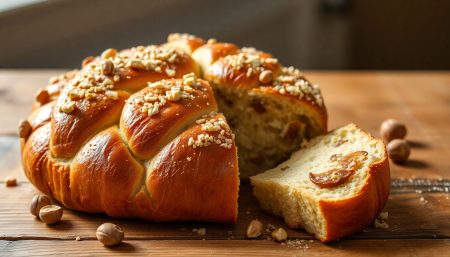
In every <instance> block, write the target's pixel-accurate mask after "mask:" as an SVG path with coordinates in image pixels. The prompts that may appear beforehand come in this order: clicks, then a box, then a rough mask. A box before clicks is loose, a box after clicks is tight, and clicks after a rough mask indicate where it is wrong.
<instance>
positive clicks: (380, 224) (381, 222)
mask: <svg viewBox="0 0 450 257" xmlns="http://www.w3.org/2000/svg"><path fill="white" fill-rule="evenodd" d="M388 217H389V213H388V212H387V211H386V212H382V213H380V215H379V216H378V218H376V219H375V221H374V222H373V225H374V227H375V228H381V229H388V228H389V224H387V219H388Z"/></svg>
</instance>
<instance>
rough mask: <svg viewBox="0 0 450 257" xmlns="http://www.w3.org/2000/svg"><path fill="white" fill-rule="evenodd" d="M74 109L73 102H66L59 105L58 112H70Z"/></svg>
mask: <svg viewBox="0 0 450 257" xmlns="http://www.w3.org/2000/svg"><path fill="white" fill-rule="evenodd" d="M73 110H75V102H66V103H64V104H62V105H61V106H60V107H59V111H60V112H64V113H71V112H73Z"/></svg>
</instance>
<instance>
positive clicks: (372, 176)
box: [251, 124, 390, 241]
mask: <svg viewBox="0 0 450 257" xmlns="http://www.w3.org/2000/svg"><path fill="white" fill-rule="evenodd" d="M251 184H252V185H253V192H254V195H255V196H256V198H257V199H258V201H259V202H260V205H261V207H262V208H263V209H264V210H265V211H268V212H270V213H272V214H274V215H277V216H280V217H283V218H284V220H285V222H286V223H287V225H288V226H289V227H291V228H304V229H305V230H307V231H308V232H309V233H311V234H313V235H315V236H316V237H317V238H318V239H320V240H322V241H334V240H336V239H339V238H341V237H344V236H347V235H350V234H352V233H354V232H356V231H359V230H361V229H363V228H364V227H366V226H367V225H369V224H370V223H371V222H372V221H373V220H374V219H375V218H376V217H377V216H378V215H379V213H380V212H381V210H382V209H383V207H384V205H385V203H386V201H387V198H388V195H389V186H390V170H389V162H388V159H387V154H386V149H385V145H384V143H383V141H382V140H379V139H375V138H373V137H372V136H371V135H370V134H368V133H367V132H365V131H363V130H361V129H360V128H358V127H357V126H356V125H354V124H349V125H347V126H344V127H341V128H338V129H336V130H333V131H331V132H330V133H328V134H327V135H325V136H320V137H317V138H315V139H313V140H312V141H311V142H310V143H309V144H308V146H307V147H306V148H304V149H301V150H299V151H297V152H295V153H293V154H292V156H291V158H290V159H289V160H287V161H285V162H283V163H281V164H280V165H278V166H277V167H275V168H273V169H270V170H268V171H266V172H264V173H262V174H259V175H256V176H254V177H251Z"/></svg>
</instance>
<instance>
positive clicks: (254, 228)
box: [247, 220, 263, 238]
mask: <svg viewBox="0 0 450 257" xmlns="http://www.w3.org/2000/svg"><path fill="white" fill-rule="evenodd" d="M262 232H263V224H262V223H261V221H259V220H252V221H251V222H250V224H249V225H248V227H247V237H248V238H258V237H259V236H260V235H261V234H262Z"/></svg>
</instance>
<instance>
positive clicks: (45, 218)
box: [39, 205, 63, 225]
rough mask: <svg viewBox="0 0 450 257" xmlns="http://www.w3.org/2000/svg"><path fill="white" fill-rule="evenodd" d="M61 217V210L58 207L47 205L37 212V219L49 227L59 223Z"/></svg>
mask: <svg viewBox="0 0 450 257" xmlns="http://www.w3.org/2000/svg"><path fill="white" fill-rule="evenodd" d="M62 215H63V209H62V208H61V207H60V206H58V205H47V206H44V207H42V208H41V210H40V211H39V218H40V219H41V221H42V222H44V223H45V224H48V225H51V224H55V223H57V222H59V221H60V220H61V217H62Z"/></svg>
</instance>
